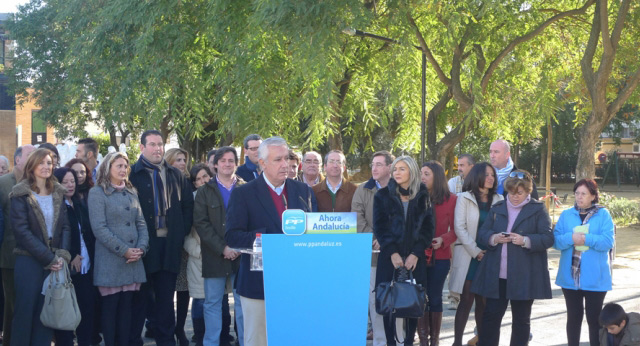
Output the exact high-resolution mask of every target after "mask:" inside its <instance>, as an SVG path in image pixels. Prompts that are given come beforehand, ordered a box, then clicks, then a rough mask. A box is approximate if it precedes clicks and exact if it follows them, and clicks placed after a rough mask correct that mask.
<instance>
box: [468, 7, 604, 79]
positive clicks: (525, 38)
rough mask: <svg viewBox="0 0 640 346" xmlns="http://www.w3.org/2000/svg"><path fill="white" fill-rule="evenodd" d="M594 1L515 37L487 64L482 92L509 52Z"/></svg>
mask: <svg viewBox="0 0 640 346" xmlns="http://www.w3.org/2000/svg"><path fill="white" fill-rule="evenodd" d="M595 1H596V0H587V2H586V3H585V4H584V5H583V6H582V7H580V8H578V9H574V10H569V11H564V12H560V13H558V14H556V15H554V16H553V17H551V18H549V19H547V20H546V21H544V22H543V23H542V24H540V25H539V26H538V27H537V28H535V29H533V30H532V31H530V32H528V33H527V34H525V35H523V36H520V37H517V38H515V39H514V40H513V41H511V42H510V43H509V44H508V45H507V46H506V47H505V48H504V49H503V50H502V51H501V52H500V54H498V56H496V58H495V59H494V60H493V61H492V62H491V64H489V68H488V69H487V71H486V72H485V74H484V76H483V77H482V82H481V84H480V85H481V87H482V92H485V91H486V89H487V86H488V85H489V80H490V79H491V76H493V73H494V72H495V70H496V69H497V68H498V65H499V64H500V62H501V61H502V59H504V58H505V57H506V56H507V55H508V54H509V53H511V51H513V50H514V49H515V48H516V47H517V46H518V45H519V44H522V43H524V42H527V41H529V40H531V39H533V38H534V37H536V36H537V35H539V34H540V33H541V32H542V31H544V29H546V28H547V27H548V26H549V25H551V24H552V23H554V22H557V21H558V20H560V19H563V18H565V17H569V16H574V15H578V14H583V13H585V12H586V10H587V8H589V7H590V6H591V5H593V3H594V2H595Z"/></svg>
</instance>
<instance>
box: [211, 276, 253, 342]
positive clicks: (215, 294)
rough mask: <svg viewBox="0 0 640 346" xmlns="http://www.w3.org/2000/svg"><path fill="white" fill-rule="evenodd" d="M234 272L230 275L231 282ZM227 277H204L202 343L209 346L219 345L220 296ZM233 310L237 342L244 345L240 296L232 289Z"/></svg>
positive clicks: (220, 323)
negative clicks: (203, 331)
mask: <svg viewBox="0 0 640 346" xmlns="http://www.w3.org/2000/svg"><path fill="white" fill-rule="evenodd" d="M234 279H235V274H233V275H231V276H230V280H231V281H232V282H233V281H234ZM226 282H227V278H226V277H221V278H204V296H205V298H204V324H205V333H204V344H205V345H207V346H209V345H211V346H217V345H220V331H221V330H222V297H223V296H224V290H225V287H226ZM233 301H234V307H233V308H234V311H235V318H236V326H237V327H238V342H239V343H240V346H244V338H243V337H244V320H243V318H242V306H241V305H240V296H238V295H237V294H236V290H235V289H234V290H233Z"/></svg>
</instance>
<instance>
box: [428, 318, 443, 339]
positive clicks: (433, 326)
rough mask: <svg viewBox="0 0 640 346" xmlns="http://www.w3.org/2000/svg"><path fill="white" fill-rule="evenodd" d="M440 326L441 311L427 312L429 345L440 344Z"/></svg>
mask: <svg viewBox="0 0 640 346" xmlns="http://www.w3.org/2000/svg"><path fill="white" fill-rule="evenodd" d="M441 326H442V312H430V313H429V336H430V340H431V346H438V345H440V327H441Z"/></svg>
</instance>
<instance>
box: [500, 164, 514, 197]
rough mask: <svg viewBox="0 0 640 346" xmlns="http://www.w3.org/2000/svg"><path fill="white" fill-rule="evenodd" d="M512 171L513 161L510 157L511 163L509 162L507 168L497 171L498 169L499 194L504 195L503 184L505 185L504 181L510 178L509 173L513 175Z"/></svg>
mask: <svg viewBox="0 0 640 346" xmlns="http://www.w3.org/2000/svg"><path fill="white" fill-rule="evenodd" d="M511 171H513V160H511V157H509V161H507V166H506V167H504V168H501V169H497V168H496V174H497V175H498V176H497V178H498V193H499V194H502V193H504V186H502V183H504V181H505V180H506V179H507V177H509V173H511Z"/></svg>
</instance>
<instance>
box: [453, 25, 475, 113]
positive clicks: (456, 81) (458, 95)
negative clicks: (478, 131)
mask: <svg viewBox="0 0 640 346" xmlns="http://www.w3.org/2000/svg"><path fill="white" fill-rule="evenodd" d="M471 25H472V24H469V25H467V28H466V30H465V32H464V34H463V35H462V38H461V39H460V43H458V45H457V46H456V47H455V48H454V49H453V59H452V60H451V92H452V93H453V98H454V99H455V100H456V102H458V104H459V105H460V107H461V108H462V110H463V111H464V112H466V111H467V110H468V109H469V108H471V106H472V105H473V99H472V98H471V97H469V96H468V95H467V94H465V93H464V91H463V90H462V83H461V82H460V70H461V68H462V55H463V52H464V48H465V46H466V45H467V40H468V39H469V35H470V34H471Z"/></svg>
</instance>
